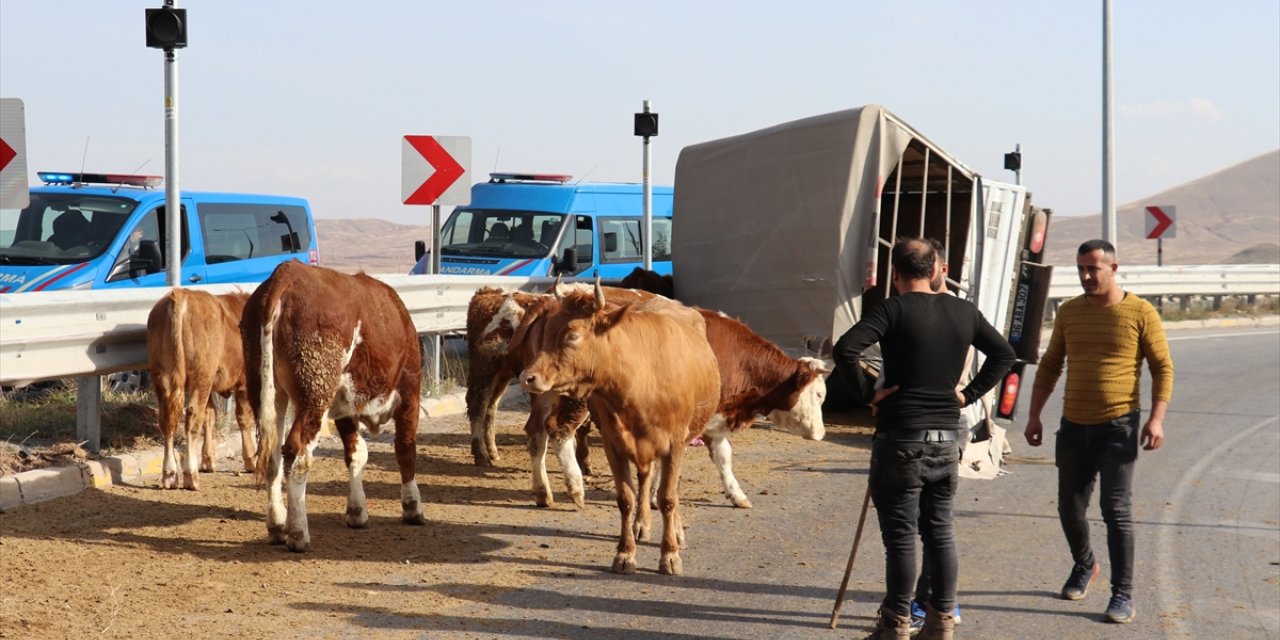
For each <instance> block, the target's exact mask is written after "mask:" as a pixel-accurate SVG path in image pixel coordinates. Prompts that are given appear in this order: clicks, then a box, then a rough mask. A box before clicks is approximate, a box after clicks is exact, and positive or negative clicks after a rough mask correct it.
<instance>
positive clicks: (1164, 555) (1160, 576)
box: [1156, 416, 1280, 638]
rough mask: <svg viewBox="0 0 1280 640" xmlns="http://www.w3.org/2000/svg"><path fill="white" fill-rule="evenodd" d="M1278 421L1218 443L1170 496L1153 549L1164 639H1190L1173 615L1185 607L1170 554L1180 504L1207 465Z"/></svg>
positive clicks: (1257, 426) (1253, 426)
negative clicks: (1155, 552) (1165, 637)
mask: <svg viewBox="0 0 1280 640" xmlns="http://www.w3.org/2000/svg"><path fill="white" fill-rule="evenodd" d="M1278 420H1280V416H1272V417H1270V418H1267V419H1266V420H1263V421H1261V422H1259V423H1257V424H1254V425H1252V426H1250V427H1249V428H1247V429H1245V430H1244V431H1241V432H1240V433H1237V434H1236V435H1234V436H1232V437H1230V438H1228V439H1226V440H1224V441H1222V442H1220V443H1219V444H1218V446H1216V447H1214V448H1213V449H1212V450H1211V451H1209V453H1208V454H1206V455H1204V456H1202V457H1201V458H1200V461H1199V462H1197V463H1195V465H1194V466H1192V467H1191V469H1190V470H1188V471H1187V472H1186V473H1185V474H1183V476H1182V480H1181V481H1179V482H1178V486H1177V487H1176V488H1175V489H1174V491H1173V495H1172V496H1170V498H1169V504H1170V507H1169V509H1168V510H1167V511H1165V514H1164V518H1163V520H1164V524H1165V526H1163V527H1161V528H1160V532H1159V534H1158V536H1157V537H1158V538H1159V544H1157V545H1156V549H1158V550H1159V551H1158V552H1157V554H1156V575H1157V584H1158V585H1159V586H1160V588H1159V589H1158V593H1159V599H1160V610H1161V611H1162V612H1164V613H1166V614H1171V615H1166V616H1164V617H1163V621H1164V623H1165V624H1166V625H1167V626H1166V627H1165V629H1166V636H1169V637H1175V638H1189V637H1191V634H1190V632H1188V630H1187V628H1186V623H1185V622H1184V621H1183V619H1182V617H1181V616H1180V615H1176V614H1177V613H1178V612H1179V607H1181V606H1183V605H1184V604H1186V601H1185V600H1184V599H1183V598H1182V592H1181V591H1180V590H1179V588H1178V580H1177V578H1176V577H1175V576H1176V575H1177V570H1176V567H1175V566H1174V558H1175V556H1176V554H1175V553H1174V551H1173V548H1174V533H1175V529H1178V528H1179V527H1178V524H1179V514H1178V512H1179V511H1180V510H1181V508H1182V503H1183V500H1185V499H1186V496H1187V493H1188V492H1189V491H1190V490H1191V488H1192V487H1193V486H1195V485H1196V484H1198V483H1199V479H1200V476H1201V475H1203V474H1204V472H1205V470H1206V469H1208V468H1209V465H1210V464H1212V463H1213V462H1214V461H1215V460H1217V459H1218V457H1220V456H1222V455H1223V454H1225V453H1227V451H1229V450H1230V449H1231V448H1232V447H1234V446H1236V445H1237V444H1239V443H1240V441H1242V440H1245V439H1247V438H1250V437H1252V436H1254V435H1255V434H1256V432H1258V431H1261V430H1262V429H1263V428H1265V427H1267V426H1270V425H1271V424H1274V423H1275V422H1276V421H1278ZM1174 632H1176V633H1174Z"/></svg>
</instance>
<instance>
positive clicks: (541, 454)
mask: <svg viewBox="0 0 1280 640" xmlns="http://www.w3.org/2000/svg"><path fill="white" fill-rule="evenodd" d="M531 400H532V402H531V403H530V407H529V417H528V419H526V420H525V422H524V434H525V442H526V446H527V447H528V448H529V462H530V466H531V469H532V472H531V474H530V475H531V480H532V483H533V501H534V503H535V504H537V505H538V506H539V507H550V506H552V505H554V504H555V503H556V499H555V497H554V496H552V495H551V480H550V479H549V478H548V477H547V442H548V440H549V437H550V436H549V435H548V434H547V420H548V418H550V416H551V412H552V411H554V409H555V407H556V405H557V404H558V399H557V398H556V396H554V395H552V394H546V393H544V394H537V395H534V396H533V397H532V398H531Z"/></svg>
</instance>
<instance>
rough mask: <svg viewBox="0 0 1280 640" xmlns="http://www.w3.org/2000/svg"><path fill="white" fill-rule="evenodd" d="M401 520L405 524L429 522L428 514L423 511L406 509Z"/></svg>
mask: <svg viewBox="0 0 1280 640" xmlns="http://www.w3.org/2000/svg"><path fill="white" fill-rule="evenodd" d="M400 521H401V522H403V523H405V524H414V525H424V524H426V523H427V516H425V515H423V514H422V512H421V511H407V510H406V511H405V512H404V513H403V514H402V515H401V516H400Z"/></svg>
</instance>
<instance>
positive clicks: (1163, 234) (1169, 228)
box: [1146, 206, 1178, 240]
mask: <svg viewBox="0 0 1280 640" xmlns="http://www.w3.org/2000/svg"><path fill="white" fill-rule="evenodd" d="M1146 211H1147V239H1148V240H1162V239H1164V238H1173V237H1175V236H1177V235H1178V234H1177V226H1176V225H1174V222H1175V221H1176V220H1177V219H1178V211H1177V208H1176V207H1169V206H1149V207H1147V208H1146Z"/></svg>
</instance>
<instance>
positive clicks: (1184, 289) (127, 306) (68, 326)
mask: <svg viewBox="0 0 1280 640" xmlns="http://www.w3.org/2000/svg"><path fill="white" fill-rule="evenodd" d="M374 277H376V278H378V279H379V280H382V281H383V282H386V283H387V284H389V285H391V287H393V288H394V289H395V290H396V291H397V292H398V293H399V294H400V297H401V299H403V300H404V303H405V306H406V307H407V308H408V309H409V314H410V316H412V318H413V323H414V326H416V327H417V329H418V333H420V334H446V333H455V332H458V331H462V330H464V329H465V328H466V317H467V304H468V303H469V302H470V300H471V296H472V295H473V294H474V293H475V291H476V289H478V288H480V287H483V286H496V287H506V288H519V289H524V290H528V291H537V290H546V287H547V286H548V285H549V284H550V283H551V282H552V280H551V279H549V278H516V277H504V276H493V277H477V276H410V275H378V276H374ZM1118 277H1119V281H1120V284H1121V286H1123V287H1124V288H1125V289H1126V290H1128V291H1131V292H1133V293H1135V294H1137V295H1141V296H1156V295H1253V294H1256V295H1280V265H1221V266H1218V265H1201V266H1173V267H1149V266H1139V267H1121V269H1120V271H1119V276H1118ZM256 286H257V285H256V284H238V285H237V284H225V285H204V286H196V287H193V288H196V289H202V290H205V291H209V292H210V293H225V292H228V291H234V290H242V291H252V290H253V289H254V288H255V287H256ZM165 291H166V289H164V288H163V287H154V288H144V289H129V290H106V291H58V292H41V293H17V294H0V384H4V385H21V384H25V383H28V382H34V381H36V380H47V379H56V378H73V377H79V376H91V375H103V374H107V373H113V372H116V371H127V370H131V369H143V368H146V366H147V345H146V326H147V314H149V313H150V312H151V308H152V307H153V306H155V303H156V301H157V300H159V299H160V297H161V296H163V295H164V293H165ZM1079 293H1080V284H1079V282H1078V281H1077V280H1076V276H1075V274H1074V273H1072V272H1070V271H1068V270H1065V269H1062V270H1057V271H1056V272H1055V273H1054V275H1053V280H1052V282H1051V284H1050V287H1049V297H1050V298H1051V299H1062V298H1070V297H1074V296H1076V295H1079Z"/></svg>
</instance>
